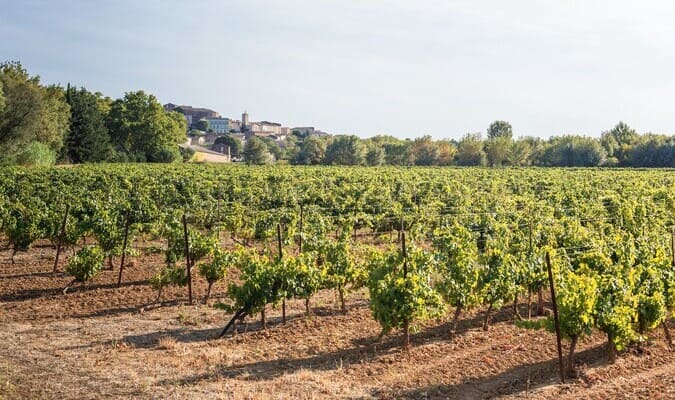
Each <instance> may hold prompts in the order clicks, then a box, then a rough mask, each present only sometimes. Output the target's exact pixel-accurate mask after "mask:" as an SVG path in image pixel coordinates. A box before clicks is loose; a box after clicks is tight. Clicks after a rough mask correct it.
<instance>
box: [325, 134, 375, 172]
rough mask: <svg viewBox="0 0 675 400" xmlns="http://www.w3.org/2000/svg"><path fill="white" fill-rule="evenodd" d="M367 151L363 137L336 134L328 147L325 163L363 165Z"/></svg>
mask: <svg viewBox="0 0 675 400" xmlns="http://www.w3.org/2000/svg"><path fill="white" fill-rule="evenodd" d="M364 153H365V151H364V148H363V144H362V143H361V139H359V138H358V137H357V136H354V135H349V136H347V135H340V136H335V137H334V138H333V141H332V142H331V143H330V144H329V145H328V147H326V157H325V158H324V160H323V162H324V164H328V165H362V164H363V163H364V161H365V154H364Z"/></svg>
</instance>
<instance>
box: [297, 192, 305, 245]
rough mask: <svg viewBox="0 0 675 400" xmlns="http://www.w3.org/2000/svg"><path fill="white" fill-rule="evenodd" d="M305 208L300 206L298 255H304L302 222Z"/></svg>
mask: <svg viewBox="0 0 675 400" xmlns="http://www.w3.org/2000/svg"><path fill="white" fill-rule="evenodd" d="M303 216H304V215H303V208H302V204H300V227H299V228H300V229H299V230H300V233H299V235H298V253H302V222H303Z"/></svg>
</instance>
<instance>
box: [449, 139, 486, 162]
mask: <svg viewBox="0 0 675 400" xmlns="http://www.w3.org/2000/svg"><path fill="white" fill-rule="evenodd" d="M455 159H456V161H457V164H458V165H480V166H483V165H485V164H486V163H487V156H486V155H485V151H483V141H482V139H481V137H480V133H474V134H471V133H468V134H466V135H464V137H463V138H462V140H460V142H459V145H458V146H457V155H456V156H455Z"/></svg>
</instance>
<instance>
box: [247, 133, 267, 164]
mask: <svg viewBox="0 0 675 400" xmlns="http://www.w3.org/2000/svg"><path fill="white" fill-rule="evenodd" d="M243 155H244V161H246V164H248V165H251V164H257V165H260V164H267V163H269V162H270V161H271V160H272V155H271V154H270V152H269V151H268V150H267V145H266V144H265V142H263V141H262V140H261V139H259V138H257V137H255V136H253V137H251V138H250V139H248V140H247V141H246V144H245V145H244V153H243Z"/></svg>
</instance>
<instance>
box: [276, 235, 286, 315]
mask: <svg viewBox="0 0 675 400" xmlns="http://www.w3.org/2000/svg"><path fill="white" fill-rule="evenodd" d="M277 244H278V246H279V258H278V260H279V264H281V261H282V258H283V253H282V248H281V224H277ZM281 323H283V324H285V323H286V296H285V295H284V298H283V299H281Z"/></svg>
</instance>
